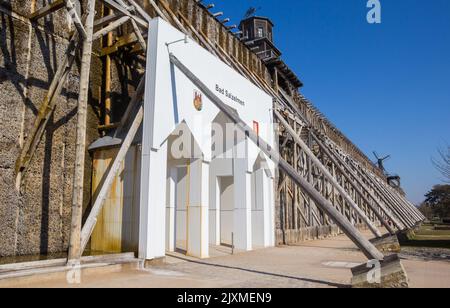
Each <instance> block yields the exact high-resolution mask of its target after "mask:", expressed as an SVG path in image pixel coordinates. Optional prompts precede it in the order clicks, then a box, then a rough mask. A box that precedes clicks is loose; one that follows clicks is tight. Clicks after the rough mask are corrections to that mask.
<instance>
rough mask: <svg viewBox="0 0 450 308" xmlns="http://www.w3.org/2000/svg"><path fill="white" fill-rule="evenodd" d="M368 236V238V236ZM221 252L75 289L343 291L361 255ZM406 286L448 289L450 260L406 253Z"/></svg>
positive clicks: (305, 249)
mask: <svg viewBox="0 0 450 308" xmlns="http://www.w3.org/2000/svg"><path fill="white" fill-rule="evenodd" d="M367 236H368V234H367ZM228 252H229V251H228V250H227V249H226V248H223V249H222V250H221V251H215V252H214V255H215V257H213V258H211V259H208V260H203V261H201V260H195V259H190V258H187V257H184V256H182V255H179V254H174V255H172V256H169V257H168V258H167V264H166V265H163V266H158V267H152V268H151V269H147V270H142V271H137V270H119V269H111V270H109V271H108V272H105V273H93V274H87V275H83V277H82V284H81V285H79V287H138V288H139V287H173V288H193V287H199V288H202V287H207V288H226V287H234V288H245V287H255V288H266V287H276V288H278V287H295V288H297V287H302V288H310V287H315V288H330V287H331V288H335V287H347V286H348V284H349V283H350V279H351V272H350V268H351V267H353V266H355V265H357V264H360V263H363V262H364V261H365V258H364V256H363V255H362V254H361V253H360V252H359V251H358V250H357V249H356V247H355V246H354V245H353V244H352V243H351V242H350V241H349V240H348V239H347V238H346V237H345V236H339V237H336V238H332V239H327V240H321V241H311V242H307V243H304V244H302V245H299V246H295V247H293V246H291V247H280V248H271V249H264V250H258V251H254V252H249V253H242V254H237V255H234V256H230V255H228ZM401 256H402V258H405V259H403V261H402V262H403V265H404V267H405V269H406V271H407V273H408V276H409V279H410V286H411V287H447V288H450V261H449V260H439V261H430V260H429V259H426V260H425V259H422V258H420V257H418V256H416V255H411V254H409V253H408V252H407V253H405V254H402V255H401ZM11 286H20V287H66V286H68V285H67V284H66V282H65V280H63V279H61V278H59V279H51V278H48V279H39V280H38V282H36V281H34V280H28V281H22V282H16V283H15V284H13V285H11Z"/></svg>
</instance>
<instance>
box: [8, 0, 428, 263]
mask: <svg viewBox="0 0 450 308" xmlns="http://www.w3.org/2000/svg"><path fill="white" fill-rule="evenodd" d="M149 3H150V5H151V12H148V11H146V10H144V9H143V7H141V6H140V5H139V4H138V3H136V1H135V0H97V1H95V0H87V6H86V12H85V14H84V15H83V16H79V12H78V11H77V10H76V8H75V5H74V3H73V1H72V0H56V1H54V2H52V3H51V4H49V5H48V6H45V7H43V8H41V9H39V10H37V11H36V12H35V13H33V14H32V15H31V16H30V17H29V18H30V20H32V21H36V20H38V19H40V18H42V17H44V16H46V15H48V14H52V13H54V12H55V11H57V10H61V9H65V10H67V12H68V14H69V15H70V17H71V18H72V21H73V23H74V25H75V28H76V31H75V32H74V33H72V34H71V36H70V41H69V44H68V47H67V51H66V54H65V58H64V60H63V62H62V64H61V65H60V66H59V68H58V70H57V72H56V74H55V77H54V79H53V81H52V82H51V84H50V87H49V90H48V93H47V95H46V97H45V100H44V102H43V104H42V105H41V106H42V107H41V108H40V110H39V113H38V115H37V117H36V119H35V123H34V126H33V128H32V131H31V132H30V133H29V134H28V135H29V136H30V137H29V138H28V139H27V141H26V143H25V145H24V147H23V148H22V152H21V155H20V157H19V158H18V160H17V164H16V173H17V182H18V185H19V187H20V182H21V179H22V178H23V177H24V176H25V175H26V172H27V169H28V167H29V164H30V161H31V159H32V158H33V155H34V153H35V151H36V148H37V146H38V144H39V142H40V141H41V138H42V135H43V133H44V131H45V128H46V125H47V123H48V121H49V119H50V116H51V114H52V112H53V110H54V109H55V104H56V102H57V99H56V98H57V97H58V96H59V95H60V93H61V90H62V88H63V85H64V83H65V80H66V78H67V76H68V74H69V72H70V70H71V67H72V66H73V64H74V61H75V59H76V57H77V55H78V54H80V53H81V71H80V87H79V88H80V92H79V98H78V122H77V141H76V163H75V176H74V187H73V201H72V224H71V238H70V247H69V258H68V262H69V264H72V263H73V262H79V260H80V258H81V255H82V253H83V251H84V250H85V248H86V246H87V244H88V241H89V238H90V236H91V234H92V232H93V230H94V227H95V225H96V222H97V217H98V215H99V213H100V212H101V210H102V207H103V204H104V201H105V199H106V197H107V195H108V193H109V190H110V188H111V186H112V183H113V180H114V178H115V177H116V176H117V174H118V172H119V170H120V166H121V164H122V162H123V161H124V158H125V156H126V153H127V151H128V149H129V147H130V145H131V143H132V141H133V140H134V137H135V136H136V133H137V131H138V129H139V127H140V126H141V124H142V121H143V96H144V88H145V86H144V85H145V80H144V75H142V76H141V77H140V82H139V85H138V87H137V89H136V91H135V93H134V94H133V96H132V100H131V102H130V104H129V106H128V107H127V110H126V111H125V113H124V115H123V118H122V120H121V121H120V123H118V124H117V129H116V132H115V135H116V136H122V135H125V136H126V137H125V138H124V139H123V140H122V144H121V147H120V150H119V152H118V154H117V156H116V157H115V158H114V160H113V162H112V166H111V168H110V169H109V171H108V172H107V174H105V175H104V180H103V184H102V186H101V188H100V191H99V193H98V195H97V196H96V198H95V200H94V201H93V204H92V209H91V211H90V213H89V216H88V218H87V220H86V222H85V224H84V226H83V225H82V200H83V180H84V177H85V174H84V161H85V149H86V121H87V120H86V118H87V116H86V114H87V103H88V89H89V81H90V65H91V58H92V56H93V52H92V46H93V42H94V41H95V40H97V39H100V38H103V37H104V36H110V35H111V33H112V32H113V31H115V30H117V28H119V27H121V26H122V25H124V24H129V25H131V29H132V32H131V33H129V34H127V35H124V36H123V37H120V38H118V39H117V40H116V43H115V44H114V45H113V46H109V47H108V48H109V49H108V50H119V49H122V48H123V47H125V46H130V45H133V46H134V48H133V52H139V53H143V54H144V55H145V53H146V51H147V44H146V40H145V37H146V36H147V32H148V28H149V20H150V19H151V18H153V17H156V16H159V17H161V18H163V19H164V20H166V21H167V22H169V23H171V24H172V25H173V26H175V27H176V28H178V29H179V30H180V31H182V32H183V33H185V34H186V35H189V36H190V37H191V38H192V39H194V40H196V41H197V42H198V43H199V44H200V45H202V46H203V47H204V48H206V49H207V50H208V51H210V52H211V53H212V54H214V55H215V56H217V57H218V58H219V59H220V60H222V61H223V62H225V63H226V64H228V65H229V66H230V67H232V68H234V69H235V70H236V71H237V72H239V73H240V74H242V75H243V76H244V77H246V78H247V79H249V80H250V81H252V82H253V83H254V84H255V85H257V86H258V87H259V88H261V89H262V90H264V91H265V92H267V93H268V94H269V95H271V96H272V97H273V98H274V110H273V113H274V119H275V120H276V122H277V123H278V124H279V129H278V131H277V134H278V140H279V149H280V152H278V150H276V149H272V148H270V147H269V146H267V144H266V143H265V142H264V140H261V139H260V138H259V137H258V136H256V135H255V134H254V133H253V131H252V130H251V129H250V128H249V127H247V126H246V125H245V123H244V122H243V121H242V120H241V119H240V118H239V117H238V116H237V115H236V114H235V113H234V112H233V111H232V110H230V109H229V108H228V107H227V106H226V105H225V104H224V103H223V102H222V101H221V100H220V99H219V98H218V97H216V96H215V94H214V93H212V92H211V91H210V90H209V89H208V88H207V87H206V86H205V85H204V84H203V83H202V81H201V80H199V79H197V77H196V76H195V75H193V74H192V73H191V71H190V70H189V68H187V67H185V66H184V65H183V63H181V62H180V61H179V60H178V59H177V58H175V57H174V56H172V57H171V61H172V63H173V64H174V65H176V66H177V67H178V68H179V69H180V70H181V71H182V72H183V73H184V74H185V75H186V76H187V77H188V78H190V79H191V81H192V82H193V83H194V84H196V86H198V87H199V88H200V89H202V91H203V92H204V93H205V95H207V96H208V97H209V98H210V99H211V101H212V102H214V104H216V106H217V107H218V108H219V109H220V110H222V111H223V112H224V113H225V114H227V116H228V117H229V118H230V119H231V120H232V121H234V122H235V123H236V124H238V126H239V127H240V128H241V129H242V130H244V131H245V132H246V133H247V135H248V136H249V138H250V139H252V140H253V141H254V142H255V143H256V144H258V145H259V146H260V148H261V150H262V151H264V152H265V153H266V154H267V155H268V156H269V157H270V158H271V159H273V160H274V161H275V162H276V163H278V169H279V172H278V173H279V174H278V189H277V192H276V195H277V202H278V204H279V205H280V207H281V216H282V219H281V229H282V230H283V232H284V231H286V230H299V229H301V228H307V227H317V226H328V225H337V226H338V227H339V228H340V229H341V230H342V231H343V232H344V233H345V234H346V235H347V236H349V237H350V239H351V240H352V241H353V242H354V243H355V244H356V245H357V246H358V247H359V248H360V249H361V251H362V252H363V253H364V254H365V256H366V257H367V258H368V259H376V260H383V259H384V255H383V254H382V253H381V252H380V251H379V250H378V249H377V248H376V247H375V246H374V245H373V244H372V243H371V242H370V241H368V240H367V239H366V238H364V236H363V235H362V234H361V233H360V232H359V231H358V229H357V228H356V225H357V224H364V225H365V226H367V227H368V228H369V229H370V231H371V232H372V233H373V235H374V237H375V238H381V237H382V236H383V234H382V232H381V231H380V229H379V227H380V226H382V227H384V228H385V229H386V230H387V232H388V233H389V234H391V235H395V234H396V233H397V232H401V231H405V230H409V229H412V228H414V227H416V226H417V225H418V224H419V223H421V222H422V221H423V220H424V216H423V215H422V214H421V213H420V212H419V211H418V210H417V209H416V208H415V207H414V206H413V205H412V204H411V203H410V202H409V201H408V200H406V199H405V198H404V197H403V196H402V195H400V194H399V193H398V192H397V191H396V190H394V189H393V188H392V187H390V186H389V185H387V183H386V180H385V179H384V178H381V177H380V176H379V175H378V174H376V173H375V172H374V171H373V170H369V169H368V168H366V167H365V166H363V165H362V164H360V163H359V162H358V161H356V160H355V159H354V158H352V156H350V155H349V154H348V153H346V152H345V151H344V150H343V149H342V148H340V147H339V146H338V145H336V144H335V143H334V142H333V141H332V140H331V139H330V138H328V137H327V135H326V134H325V133H324V132H323V131H321V130H319V129H318V128H317V126H316V125H313V124H312V123H311V122H310V121H308V120H307V118H306V117H305V116H304V115H303V114H302V112H301V110H300V108H299V105H298V103H297V102H296V101H295V100H294V99H293V98H292V97H290V96H289V95H287V94H286V93H284V92H283V90H281V89H279V88H278V86H277V85H271V84H269V83H268V82H267V81H266V80H263V79H261V77H260V76H258V75H257V74H255V73H253V72H252V71H251V70H249V69H248V68H247V67H245V66H244V65H242V64H241V63H240V62H239V61H238V60H237V59H236V58H234V57H233V56H232V55H229V54H228V53H227V52H226V51H225V50H223V49H222V48H221V47H220V46H219V45H217V44H216V43H214V42H212V41H211V40H210V39H208V37H207V36H205V35H204V34H203V33H202V32H201V31H198V30H196V28H195V27H194V26H193V25H192V24H191V23H190V22H189V20H188V19H187V18H186V17H185V16H183V15H182V14H181V12H175V11H173V10H172V9H171V7H170V5H169V4H168V3H167V2H166V0H159V1H154V0H149ZM96 5H103V6H105V7H107V8H109V9H110V10H111V14H108V15H106V16H99V17H98V18H97V19H96V10H95V9H96ZM127 50H128V51H129V49H127ZM107 53H108V52H106V54H107Z"/></svg>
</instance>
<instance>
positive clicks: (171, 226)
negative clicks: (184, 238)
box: [166, 167, 178, 252]
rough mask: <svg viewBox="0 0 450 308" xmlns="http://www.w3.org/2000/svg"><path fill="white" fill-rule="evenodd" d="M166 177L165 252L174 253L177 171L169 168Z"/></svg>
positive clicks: (174, 168)
mask: <svg viewBox="0 0 450 308" xmlns="http://www.w3.org/2000/svg"><path fill="white" fill-rule="evenodd" d="M168 171H169V173H168V176H167V196H166V203H167V204H166V250H167V251H170V252H174V251H175V204H176V200H177V199H176V196H177V191H176V186H177V182H178V169H177V168H176V167H171V168H170V169H169V170H168Z"/></svg>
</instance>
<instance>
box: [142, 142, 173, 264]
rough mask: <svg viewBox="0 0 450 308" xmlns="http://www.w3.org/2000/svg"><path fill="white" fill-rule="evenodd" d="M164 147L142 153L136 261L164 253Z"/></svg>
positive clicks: (165, 149) (165, 175) (153, 257)
mask: <svg viewBox="0 0 450 308" xmlns="http://www.w3.org/2000/svg"><path fill="white" fill-rule="evenodd" d="M166 183H167V145H164V146H162V147H161V148H160V149H159V150H154V149H152V150H150V151H149V152H148V153H146V152H145V151H143V153H142V175H141V204H140V219H139V221H140V223H139V258H141V259H144V260H153V259H157V258H162V257H164V256H165V251H166V236H165V230H166V217H165V216H166Z"/></svg>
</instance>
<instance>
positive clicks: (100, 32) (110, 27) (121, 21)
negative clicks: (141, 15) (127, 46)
mask: <svg viewBox="0 0 450 308" xmlns="http://www.w3.org/2000/svg"><path fill="white" fill-rule="evenodd" d="M129 20H130V17H128V16H123V17H121V18H119V19H118V20H116V21H114V22H112V23H111V24H109V25H108V26H106V27H105V28H103V29H100V30H98V31H97V32H95V33H94V35H93V36H92V39H93V40H94V41H95V40H97V39H99V38H101V37H102V36H104V35H106V34H108V33H109V32H111V31H114V30H115V29H117V28H118V27H120V26H121V25H123V24H124V23H126V22H127V21H129Z"/></svg>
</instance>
